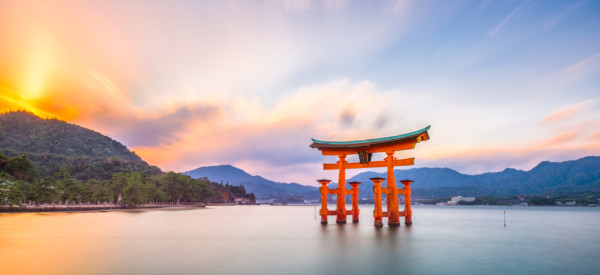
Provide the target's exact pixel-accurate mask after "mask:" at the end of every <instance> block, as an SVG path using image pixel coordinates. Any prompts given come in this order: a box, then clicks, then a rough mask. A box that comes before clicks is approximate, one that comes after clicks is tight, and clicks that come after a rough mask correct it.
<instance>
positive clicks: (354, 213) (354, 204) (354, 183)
mask: <svg viewBox="0 0 600 275" xmlns="http://www.w3.org/2000/svg"><path fill="white" fill-rule="evenodd" d="M349 184H350V185H351V186H352V222H353V223H357V222H358V214H360V210H358V185H360V182H358V181H352V182H349Z"/></svg>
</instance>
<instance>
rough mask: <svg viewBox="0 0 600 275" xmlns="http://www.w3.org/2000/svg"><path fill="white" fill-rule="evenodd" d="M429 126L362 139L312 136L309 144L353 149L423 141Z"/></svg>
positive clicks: (425, 138) (327, 147)
mask: <svg viewBox="0 0 600 275" xmlns="http://www.w3.org/2000/svg"><path fill="white" fill-rule="evenodd" d="M430 127H431V126H427V127H425V128H423V129H421V130H418V131H414V132H410V133H406V134H401V135H396V136H390V137H383V138H374V139H364V140H353V141H323V140H316V139H314V138H313V139H312V142H313V143H312V144H311V145H310V147H312V148H318V149H348V150H353V149H358V148H365V147H371V146H373V145H384V144H385V145H387V144H394V143H406V142H415V143H416V142H420V141H425V140H428V139H429V133H427V131H428V130H429V128H430Z"/></svg>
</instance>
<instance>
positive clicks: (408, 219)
mask: <svg viewBox="0 0 600 275" xmlns="http://www.w3.org/2000/svg"><path fill="white" fill-rule="evenodd" d="M400 182H402V184H404V224H406V225H411V224H412V209H411V208H410V184H411V183H413V181H412V180H402V181H400Z"/></svg>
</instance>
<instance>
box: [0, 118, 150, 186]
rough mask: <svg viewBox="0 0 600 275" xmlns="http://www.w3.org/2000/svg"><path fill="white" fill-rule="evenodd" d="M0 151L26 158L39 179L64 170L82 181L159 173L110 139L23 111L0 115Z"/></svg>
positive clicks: (123, 146)
mask: <svg viewBox="0 0 600 275" xmlns="http://www.w3.org/2000/svg"><path fill="white" fill-rule="evenodd" d="M0 151H1V152H2V153H3V154H5V155H7V156H15V155H21V154H25V155H27V157H28V158H29V159H30V160H31V161H32V162H33V163H34V164H35V165H36V166H37V170H38V171H39V172H40V173H41V175H40V176H42V177H43V176H51V175H53V174H54V173H56V172H58V171H59V170H60V169H62V168H64V167H67V168H69V170H70V171H69V172H70V173H71V175H72V176H74V177H75V178H78V179H80V180H84V181H85V180H87V179H90V178H98V179H108V178H110V177H111V176H112V174H113V173H117V172H133V171H146V172H150V173H156V172H160V169H159V168H158V167H155V166H150V165H148V163H146V162H145V161H143V160H142V159H141V158H140V157H139V156H137V155H136V154H135V153H133V152H131V151H129V149H128V148H127V147H126V146H125V145H123V144H121V143H120V142H118V141H116V140H114V139H112V138H110V137H107V136H105V135H102V134H100V133H98V132H96V131H93V130H90V129H87V128H84V127H81V126H78V125H75V124H71V123H67V122H65V121H61V120H58V119H43V118H40V117H38V116H36V115H35V114H33V113H29V112H26V111H14V112H8V113H3V114H0Z"/></svg>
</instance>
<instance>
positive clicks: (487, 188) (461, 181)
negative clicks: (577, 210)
mask: <svg viewBox="0 0 600 275" xmlns="http://www.w3.org/2000/svg"><path fill="white" fill-rule="evenodd" d="M374 176H378V177H383V178H385V177H386V173H375V172H365V173H360V174H358V175H356V176H354V177H352V178H350V179H348V181H360V182H362V184H361V185H360V187H359V190H360V196H361V197H363V196H365V197H372V196H373V190H372V188H373V183H372V182H371V180H369V178H371V177H374ZM394 177H395V179H396V181H399V180H402V179H410V180H414V183H413V184H412V185H411V188H412V190H413V194H414V195H415V196H436V197H448V196H455V195H464V196H485V195H497V196H512V195H525V194H533V195H551V194H560V193H576V192H600V157H597V156H590V157H584V158H581V159H578V160H572V161H564V162H549V161H543V162H541V163H540V164H538V165H537V166H536V167H534V168H533V169H531V170H529V171H521V170H516V169H512V168H507V169H505V170H503V171H501V172H491V173H483V174H479V175H466V174H461V173H459V172H456V171H454V170H452V169H449V168H413V169H406V170H395V171H394ZM334 186H337V185H334ZM347 187H349V185H347Z"/></svg>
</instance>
